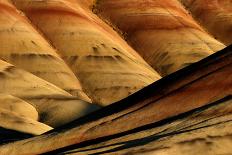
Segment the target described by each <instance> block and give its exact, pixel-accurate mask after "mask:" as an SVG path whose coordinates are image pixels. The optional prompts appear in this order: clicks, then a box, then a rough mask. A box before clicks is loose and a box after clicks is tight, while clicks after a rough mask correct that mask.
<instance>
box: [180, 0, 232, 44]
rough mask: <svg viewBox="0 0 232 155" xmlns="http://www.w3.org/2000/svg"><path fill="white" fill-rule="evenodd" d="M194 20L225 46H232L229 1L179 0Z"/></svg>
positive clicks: (230, 4)
mask: <svg viewBox="0 0 232 155" xmlns="http://www.w3.org/2000/svg"><path fill="white" fill-rule="evenodd" d="M179 1H181V2H182V3H183V4H184V5H185V7H186V8H187V9H188V10H189V11H190V12H191V13H192V15H193V17H194V18H195V20H197V21H198V22H199V23H200V24H201V25H202V26H204V27H205V28H206V29H207V30H208V31H209V33H211V34H212V35H213V36H214V37H215V38H216V39H218V40H220V41H222V42H224V43H225V44H226V45H230V44H232V1H231V0H179Z"/></svg>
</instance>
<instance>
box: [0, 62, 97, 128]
mask: <svg viewBox="0 0 232 155" xmlns="http://www.w3.org/2000/svg"><path fill="white" fill-rule="evenodd" d="M0 93H4V94H10V95H13V96H15V97H19V98H21V99H23V100H25V101H27V102H28V103H30V104H32V105H33V106H34V107H35V108H36V109H37V111H38V113H39V117H40V118H39V119H40V120H41V121H42V122H44V123H47V124H48V125H52V126H53V127H55V126H59V125H62V124H65V123H68V122H70V121H72V120H74V119H76V118H79V117H80V116H83V115H85V114H87V113H89V112H91V111H93V110H96V108H97V107H96V105H92V104H90V103H87V102H84V101H81V100H79V99H78V98H77V97H73V96H72V95H70V94H69V93H67V92H65V91H64V90H62V89H60V88H58V87H56V86H55V85H53V84H51V83H49V82H47V81H44V80H42V79H40V78H38V77H36V76H34V75H33V74H30V73H28V72H26V71H24V70H21V69H18V68H16V67H15V66H13V65H11V64H9V63H6V62H4V61H1V60H0ZM10 100H11V99H10ZM6 102H7V99H6ZM8 102H9V101H8ZM3 104H4V103H3ZM69 106H71V107H69ZM16 107H17V104H16V103H14V108H16ZM41 107H43V108H41ZM65 107H67V108H65ZM15 112H17V110H16V111H15ZM32 112H33V111H31V113H32ZM45 116H46V119H45V118H44V117H45ZM57 116H59V117H57Z"/></svg>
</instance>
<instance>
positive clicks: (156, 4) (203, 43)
mask: <svg viewBox="0 0 232 155" xmlns="http://www.w3.org/2000/svg"><path fill="white" fill-rule="evenodd" d="M94 11H95V13H97V14H98V15H99V16H100V17H102V18H103V19H105V20H107V21H108V22H109V23H111V24H112V25H115V26H116V27H118V28H119V30H121V31H122V32H123V33H124V37H125V39H126V40H128V42H129V43H130V44H131V45H132V47H134V48H135V49H136V50H137V51H138V53H139V54H141V55H142V57H143V58H144V59H145V60H146V61H147V62H148V63H149V64H150V65H151V66H152V67H153V68H154V69H155V70H157V71H158V72H159V73H160V74H161V75H163V76H165V75H168V74H170V73H172V72H175V71H177V70H179V69H181V68H183V67H186V66H188V65H189V64H191V63H193V62H197V61H199V60H200V59H202V58H205V57H207V56H209V55H211V54H212V53H214V52H217V51H219V50H221V49H222V48H224V47H225V45H223V44H222V43H220V42H219V41H217V40H215V39H214V38H213V37H212V36H210V35H209V34H207V33H206V32H205V31H204V30H203V29H202V28H201V27H200V26H199V25H198V24H197V22H195V21H194V19H193V18H192V17H191V16H190V15H189V13H188V12H187V11H186V10H185V9H184V8H183V7H182V5H181V4H180V3H179V2H178V0H155V1H150V0H144V1H140V0H97V1H96V2H95V6H94Z"/></svg>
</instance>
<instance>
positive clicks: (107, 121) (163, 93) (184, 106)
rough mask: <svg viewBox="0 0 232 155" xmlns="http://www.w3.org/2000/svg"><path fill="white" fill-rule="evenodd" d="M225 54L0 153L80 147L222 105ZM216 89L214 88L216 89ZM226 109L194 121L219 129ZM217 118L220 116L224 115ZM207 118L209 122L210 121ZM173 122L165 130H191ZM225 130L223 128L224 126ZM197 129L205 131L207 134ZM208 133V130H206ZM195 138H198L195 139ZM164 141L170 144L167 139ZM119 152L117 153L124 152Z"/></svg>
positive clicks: (227, 88)
mask: <svg viewBox="0 0 232 155" xmlns="http://www.w3.org/2000/svg"><path fill="white" fill-rule="evenodd" d="M231 54H232V52H231V47H228V48H226V49H224V50H223V51H221V52H218V53H216V54H214V55H212V56H210V57H208V58H206V59H204V60H202V61H200V62H198V63H196V64H193V65H191V66H189V67H187V68H185V69H183V70H180V71H178V72H176V73H174V74H171V75H170V76H168V77H165V78H163V79H161V80H159V81H158V82H155V83H154V84H152V85H151V86H149V87H146V88H144V89H143V90H141V91H139V92H137V93H135V94H134V95H132V96H130V97H128V98H126V99H124V100H122V101H120V102H118V103H115V104H112V105H110V106H108V107H106V108H103V109H102V110H100V111H97V112H95V113H93V114H91V115H90V116H88V117H84V118H82V119H80V120H77V121H74V122H72V123H70V124H67V125H66V126H63V127H62V128H58V129H55V130H53V131H51V132H48V133H46V134H44V135H41V136H38V137H34V138H30V139H26V140H23V141H18V142H14V143H10V144H7V145H3V146H1V147H0V153H1V154H12V155H13V154H16V153H17V152H19V151H20V152H21V153H22V154H41V153H46V152H50V151H54V150H57V149H58V151H59V150H62V148H65V147H68V146H72V145H74V146H76V145H79V144H80V145H81V144H82V143H83V142H90V141H91V140H98V139H101V138H103V139H104V137H107V136H112V137H111V138H113V137H114V136H116V137H117V136H120V135H125V134H126V133H131V132H137V131H140V130H141V128H142V129H143V127H146V126H147V125H149V124H153V123H157V122H159V121H162V120H164V119H167V118H171V117H174V116H178V115H179V114H182V113H185V112H188V111H191V110H194V109H196V108H201V107H203V106H207V105H208V107H211V106H210V104H211V103H212V104H214V102H216V103H218V102H219V101H220V100H223V98H226V100H225V101H227V99H228V98H227V96H230V95H231V93H232V90H231V88H232V87H231V85H232V78H231V67H230V66H231V63H232V56H231ZM183 75H185V76H183ZM219 85H220V88H219V87H218V86H219ZM196 88H198V89H196ZM199 88H201V89H199ZM196 90H197V91H196ZM209 92H210V93H209ZM229 99H230V98H229ZM223 101H224V100H223ZM219 103H222V102H219ZM223 103H224V102H223ZM219 105H220V104H219ZM225 105H226V107H227V105H229V107H230V106H231V102H225ZM116 107H118V108H116ZM167 107H168V108H167ZM226 107H223V106H222V108H221V107H220V106H219V107H216V109H217V108H219V112H217V114H216V115H215V117H217V116H218V117H219V118H221V119H222V120H221V119H219V120H217V119H216V120H214V119H213V116H214V115H213V114H214V112H215V111H218V110H215V111H214V110H213V111H206V112H205V111H203V115H201V117H200V118H203V120H204V119H206V120H207V119H209V122H208V123H209V124H211V125H215V126H212V127H213V129H217V128H218V127H221V126H220V125H219V126H217V123H215V122H219V124H220V122H221V123H222V124H223V122H224V120H227V118H228V119H230V115H228V117H226V114H229V113H230V109H227V108H226ZM203 109H204V108H203ZM220 112H222V113H220ZM220 114H225V117H224V115H220ZM185 116H186V115H185ZM193 116H194V115H192V116H190V118H191V117H193ZM203 116H204V117H203ZM211 117H212V121H211V120H210V119H211ZM181 118H183V117H181ZM183 119H185V118H183ZM186 119H188V117H186ZM190 121H191V119H190ZM197 121H198V122H199V124H198V123H197ZM184 122H185V121H184ZM192 122H193V124H194V122H195V127H196V128H198V127H199V129H200V127H201V125H203V126H204V124H201V119H200V120H198V119H196V120H195V119H193V120H192ZM203 122H204V121H203ZM178 123H180V121H177V122H174V125H173V124H169V125H171V126H172V125H173V126H174V128H173V129H171V130H170V129H169V131H171V132H175V131H179V130H180V131H182V130H183V131H184V130H185V127H186V129H187V128H188V129H189V130H190V129H194V126H191V125H188V123H187V124H183V126H177V127H178V128H177V127H175V126H176V125H175V124H178ZM214 123H215V124H214ZM225 123H227V121H225ZM228 123H229V122H228ZM229 126H230V125H229V124H228V128H229ZM112 127H113V128H112ZM161 128H162V126H161ZM228 128H225V130H221V131H222V132H220V133H224V132H227V131H228ZM145 129H146V128H145ZM190 131H191V130H190ZM200 131H201V132H202V133H205V132H207V131H208V130H200ZM209 131H211V128H210V130H209ZM213 131H214V130H213ZM213 131H211V132H213ZM229 131H230V130H229ZM220 133H219V134H220ZM196 135H197V133H196ZM181 136H182V135H181ZM186 136H187V135H186ZM203 136H205V134H203ZM196 137H198V135H197V136H196ZM188 138H190V137H188ZM188 138H187V139H188ZM204 138H205V137H204ZM169 142H170V143H171V142H172V141H169ZM87 144H88V143H87ZM138 144H139V143H138ZM153 146H154V145H153ZM31 147H33V150H30V149H29V148H31ZM74 149H75V148H74ZM121 151H122V152H123V151H124V149H122V150H121ZM131 151H132V152H133V150H130V152H131Z"/></svg>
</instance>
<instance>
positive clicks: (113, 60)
mask: <svg viewBox="0 0 232 155" xmlns="http://www.w3.org/2000/svg"><path fill="white" fill-rule="evenodd" d="M14 2H15V3H14V4H15V5H16V6H17V7H18V8H19V9H21V10H23V11H24V12H25V14H26V15H27V16H28V17H29V19H30V20H31V21H32V23H34V24H35V25H36V26H37V27H38V28H39V29H40V30H41V31H42V32H43V33H44V34H45V35H46V37H47V38H49V40H50V41H51V43H52V44H53V45H54V46H55V47H56V48H57V49H58V50H59V53H60V54H61V55H62V57H63V59H64V60H65V61H66V62H67V64H68V65H69V66H70V67H71V69H72V70H73V72H74V73H75V74H76V76H78V77H79V79H80V81H81V84H82V86H83V88H84V89H85V90H86V92H87V93H88V95H89V96H90V98H91V99H92V100H93V102H96V103H98V104H101V105H108V104H111V103H113V102H116V101H118V100H120V99H122V98H125V97H127V96H128V95H130V94H132V93H134V92H136V91H138V90H139V89H141V88H143V87H145V86H147V85H149V84H151V83H152V82H154V81H156V80H158V79H159V78H160V76H159V75H158V74H157V73H156V72H155V71H154V70H153V69H152V68H151V67H149V66H148V65H147V64H146V63H145V61H144V60H142V59H141V57H140V56H139V55H138V54H137V53H136V52H135V51H133V50H132V49H129V47H127V46H128V45H125V43H123V41H122V39H121V40H120V39H119V37H118V36H117V37H114V36H113V35H114V34H112V33H111V32H112V30H109V29H110V27H106V26H105V25H104V24H101V23H103V22H102V21H100V20H99V19H97V18H96V17H93V16H92V15H91V14H90V12H88V11H86V10H84V9H83V8H82V7H80V5H79V4H78V3H74V1H69V0H67V1H65V0H58V1H27V0H25V1H24V0H23V1H22V0H19V1H18V0H14ZM115 34H116V33H115Z"/></svg>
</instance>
